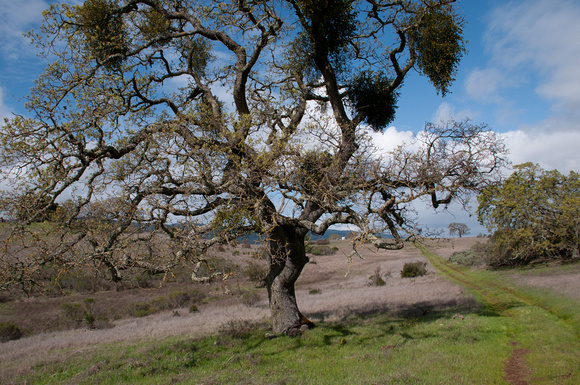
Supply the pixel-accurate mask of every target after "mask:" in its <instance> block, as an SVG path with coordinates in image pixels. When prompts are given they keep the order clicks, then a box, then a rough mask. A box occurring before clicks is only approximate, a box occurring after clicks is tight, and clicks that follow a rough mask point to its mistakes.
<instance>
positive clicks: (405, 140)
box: [371, 126, 415, 152]
mask: <svg viewBox="0 0 580 385" xmlns="http://www.w3.org/2000/svg"><path fill="white" fill-rule="evenodd" d="M414 135H415V134H413V132H412V131H399V130H397V128H396V127H394V126H390V127H389V128H387V129H386V130H385V131H384V132H382V133H381V132H371V137H372V138H373V140H374V143H375V144H376V145H377V147H379V148H380V149H382V150H383V151H385V152H389V151H393V150H394V149H395V148H397V147H398V146H400V145H403V144H411V143H413V141H414Z"/></svg>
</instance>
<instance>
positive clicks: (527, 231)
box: [477, 163, 580, 266]
mask: <svg viewBox="0 0 580 385" xmlns="http://www.w3.org/2000/svg"><path fill="white" fill-rule="evenodd" d="M477 199H478V201H479V207H478V217H479V221H480V222H481V223H482V224H485V225H486V226H487V228H488V229H489V230H490V231H491V232H493V235H492V237H491V246H492V247H491V253H492V255H491V259H490V263H491V265H493V266H503V265H525V264H528V263H532V262H537V261H545V260H551V259H561V260H569V259H577V258H579V257H580V174H578V173H576V172H573V171H572V172H570V173H569V174H568V175H562V174H561V173H560V172H558V171H557V170H552V171H547V170H544V169H542V168H541V167H540V166H539V165H537V164H533V163H524V164H520V165H517V166H515V170H514V172H513V173H512V175H511V176H510V177H509V178H507V179H506V180H505V181H503V182H502V183H498V184H493V185H490V186H489V187H487V188H486V189H485V190H484V191H483V192H482V193H481V195H479V196H478V198H477Z"/></svg>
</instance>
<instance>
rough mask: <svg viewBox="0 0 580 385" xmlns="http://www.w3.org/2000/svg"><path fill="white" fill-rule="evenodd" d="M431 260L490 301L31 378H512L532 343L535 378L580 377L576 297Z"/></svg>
mask: <svg viewBox="0 0 580 385" xmlns="http://www.w3.org/2000/svg"><path fill="white" fill-rule="evenodd" d="M422 251H423V253H424V254H425V255H426V256H427V257H428V259H429V260H430V261H431V263H432V264H433V265H434V266H435V267H436V268H437V269H439V270H440V271H441V272H442V273H443V274H445V275H446V276H448V277H449V278H450V279H453V280H455V281H456V282H459V283H461V284H463V285H465V286H466V287H467V288H468V289H469V290H470V291H471V292H472V293H473V294H474V295H475V296H476V297H477V298H478V299H479V300H480V301H481V302H482V304H483V307H482V310H481V311H480V312H477V313H470V314H456V313H455V312H454V311H453V310H449V311H446V312H441V313H431V314H427V315H426V316H423V317H420V318H416V319H405V318H396V317H393V316H391V315H389V314H377V315H373V316H368V317H351V318H349V319H347V320H346V321H343V322H340V323H321V324H320V325H319V327H318V328H316V329H313V330H311V331H308V332H306V333H304V334H303V335H302V336H300V337H298V338H289V337H280V338H277V339H273V340H269V339H268V338H266V332H267V331H268V330H267V328H266V327H265V326H262V327H259V326H258V327H253V328H252V327H244V326H249V325H243V324H240V323H239V322H238V323H232V324H231V327H232V328H233V327H236V328H237V330H232V331H230V332H228V330H227V329H226V330H223V333H222V334H220V335H214V336H208V337H206V338H202V339H191V338H188V337H186V336H183V337H179V338H169V339H166V340H162V341H142V342H140V343H134V344H127V343H125V344H116V345H100V346H99V347H96V348H90V349H86V350H84V351H83V353H79V352H78V351H69V352H66V351H62V352H60V355H59V356H60V357H69V358H67V359H62V358H61V359H56V358H54V359H52V361H51V358H49V357H47V358H46V361H44V362H38V364H37V365H36V367H34V368H31V370H30V371H29V372H28V373H27V374H26V375H25V376H23V377H21V378H18V379H16V382H17V383H28V384H32V383H34V384H60V383H78V384H95V383H98V384H169V383H172V384H175V383H182V384H317V385H318V384H507V382H506V380H505V369H506V362H507V361H508V359H509V358H510V357H511V356H512V354H513V352H514V350H515V349H525V351H526V354H525V356H524V358H525V365H526V366H527V371H526V372H525V373H523V374H522V376H523V377H522V380H526V381H528V383H530V384H558V385H559V384H577V383H580V372H579V369H578V368H580V358H579V357H580V355H579V354H578V353H579V352H580V340H579V338H578V332H579V329H578V319H579V316H580V314H579V313H580V310H579V306H578V304H577V303H575V302H573V301H571V300H567V299H564V298H560V297H555V296H553V295H551V294H549V293H547V292H545V291H539V290H530V289H524V288H517V287H514V286H511V285H509V283H508V282H507V281H505V280H504V279H502V278H501V276H500V275H498V274H495V273H493V272H489V271H471V270H469V269H466V268H462V267H458V266H457V265H453V264H451V263H449V262H447V261H445V260H444V259H442V258H440V257H438V256H436V255H434V254H432V253H431V252H430V251H429V250H427V249H425V248H423V249H422Z"/></svg>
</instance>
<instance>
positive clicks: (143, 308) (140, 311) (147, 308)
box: [131, 302, 159, 317]
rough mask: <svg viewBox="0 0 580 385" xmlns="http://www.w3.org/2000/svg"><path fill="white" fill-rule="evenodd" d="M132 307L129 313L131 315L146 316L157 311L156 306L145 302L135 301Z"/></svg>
mask: <svg viewBox="0 0 580 385" xmlns="http://www.w3.org/2000/svg"><path fill="white" fill-rule="evenodd" d="M132 307H133V308H132V310H131V315H132V316H133V317H147V316H148V315H151V314H155V313H157V312H158V311H159V309H158V308H156V307H155V306H153V305H152V304H150V303H147V302H137V303H134V304H133V306H132Z"/></svg>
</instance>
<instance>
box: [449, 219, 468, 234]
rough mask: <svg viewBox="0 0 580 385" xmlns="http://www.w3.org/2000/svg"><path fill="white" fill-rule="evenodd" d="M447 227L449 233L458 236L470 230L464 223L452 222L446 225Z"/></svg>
mask: <svg viewBox="0 0 580 385" xmlns="http://www.w3.org/2000/svg"><path fill="white" fill-rule="evenodd" d="M447 228H448V229H449V235H455V234H457V235H458V236H459V238H461V237H462V236H464V235H467V234H469V231H470V228H469V227H467V225H466V224H465V223H457V222H452V223H450V224H449V226H447Z"/></svg>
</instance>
